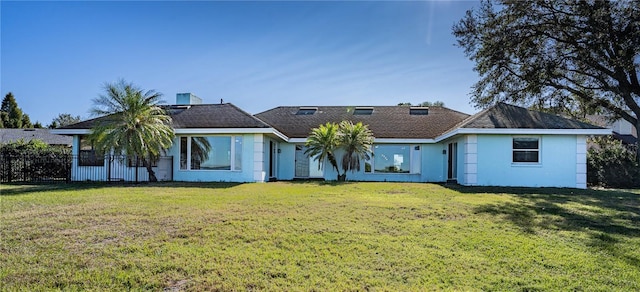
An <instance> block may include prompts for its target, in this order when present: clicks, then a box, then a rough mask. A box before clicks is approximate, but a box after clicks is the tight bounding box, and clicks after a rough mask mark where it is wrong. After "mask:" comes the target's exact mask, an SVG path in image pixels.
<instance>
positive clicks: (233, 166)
mask: <svg viewBox="0 0 640 292" xmlns="http://www.w3.org/2000/svg"><path fill="white" fill-rule="evenodd" d="M183 137H186V138H187V167H186V169H182V168H180V165H178V169H179V171H216V172H225V171H226V172H242V159H241V160H240V169H236V163H235V162H236V161H235V157H236V151H238V150H237V149H235V148H236V145H235V144H236V138H237V137H240V138H242V144H243V145H244V137H243V136H242V135H189V136H180V137H178V156H180V155H182V148H181V147H182V142H181V141H180V139H182V138H183ZM193 137H231V142H230V143H231V153H230V156H231V157H230V160H231V161H230V168H229V169H191V141H192V138H193ZM239 150H240V154H241V155H242V149H239Z"/></svg>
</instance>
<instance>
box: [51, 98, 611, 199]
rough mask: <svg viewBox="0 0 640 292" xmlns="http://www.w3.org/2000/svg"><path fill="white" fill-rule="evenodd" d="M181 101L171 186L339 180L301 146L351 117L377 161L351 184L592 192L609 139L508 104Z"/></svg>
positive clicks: (86, 147)
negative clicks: (595, 158) (472, 110)
mask: <svg viewBox="0 0 640 292" xmlns="http://www.w3.org/2000/svg"><path fill="white" fill-rule="evenodd" d="M177 99H178V102H177V103H178V104H177V105H174V106H169V107H167V110H168V113H169V114H170V115H171V117H172V118H173V126H174V128H175V133H176V138H175V140H174V144H173V146H172V147H171V148H170V149H168V150H167V155H168V157H170V159H167V160H166V161H165V162H164V163H163V162H162V161H161V162H159V163H158V165H157V166H156V168H157V170H158V171H157V172H159V173H162V175H160V176H159V177H160V179H164V180H175V181H233V182H264V181H269V180H292V179H308V178H320V179H327V180H335V179H336V177H337V173H336V172H335V170H333V169H331V168H330V167H324V168H323V169H320V168H319V167H318V166H319V165H318V161H316V160H315V159H314V158H312V157H308V156H306V155H305V154H304V152H305V146H304V144H305V141H306V138H307V135H308V133H309V132H310V131H311V129H312V128H315V127H317V126H318V125H320V124H324V123H326V122H340V121H343V120H350V121H353V122H363V123H364V124H367V125H368V126H369V128H370V129H371V130H372V132H373V134H374V136H375V141H374V146H373V153H374V156H373V157H372V159H371V160H369V161H364V162H363V163H362V164H363V166H364V167H362V169H361V170H360V171H355V172H352V173H351V172H350V173H348V174H347V179H348V180H358V181H402V182H446V181H455V182H458V183H460V184H462V185H469V186H474V185H493V186H530V187H571V188H586V137H587V136H590V135H607V134H611V130H609V129H604V128H601V127H597V126H593V125H590V124H586V123H582V122H578V121H574V120H570V119H566V118H563V117H559V116H555V115H551V114H546V113H541V112H536V111H530V110H527V109H525V108H521V107H517V106H513V105H508V104H504V103H498V104H496V105H494V106H492V107H490V108H488V109H486V110H484V111H482V112H480V113H478V114H475V115H472V116H470V115H467V114H464V113H461V112H458V111H454V110H451V109H448V108H446V107H429V108H426V107H403V106H374V107H372V106H286V107H276V108H274V109H270V110H267V111H265V112H262V113H258V114H256V115H250V114H248V113H246V112H245V111H243V110H241V109H239V108H238V107H236V106H234V105H232V104H228V103H225V104H201V101H200V100H199V98H197V97H195V96H193V95H191V94H188V93H187V94H178V98H177ZM94 123H95V120H89V121H84V122H80V123H78V124H75V125H70V126H67V127H64V128H62V129H57V130H55V133H57V134H64V135H73V137H74V138H73V139H74V140H73V153H74V154H76V155H79V154H82V153H85V152H87V153H90V151H92V150H91V146H90V144H89V143H87V142H86V141H85V138H84V137H85V136H84V135H86V134H88V133H89V131H90V129H91V127H92V125H93V124H94ZM203 145H204V146H203ZM207 145H208V146H207ZM205 146H206V147H205ZM205 149H206V150H205ZM202 153H207V154H208V155H205V156H203V155H201V154H202ZM337 155H338V157H339V156H340V153H337ZM108 163H109V162H104V161H97V162H96V163H95V165H92V166H88V165H80V164H78V163H76V164H74V165H73V168H74V172H73V175H72V179H74V180H84V179H86V178H85V177H83V176H82V175H81V174H82V173H87V172H86V171H81V170H82V169H83V168H87V167H93V168H96V169H104V168H108V167H109V165H107V164H108ZM325 165H326V164H325Z"/></svg>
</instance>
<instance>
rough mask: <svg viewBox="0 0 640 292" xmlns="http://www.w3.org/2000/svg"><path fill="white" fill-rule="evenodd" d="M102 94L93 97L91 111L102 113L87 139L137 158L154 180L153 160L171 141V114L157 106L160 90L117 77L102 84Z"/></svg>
mask: <svg viewBox="0 0 640 292" xmlns="http://www.w3.org/2000/svg"><path fill="white" fill-rule="evenodd" d="M104 90H105V92H106V93H105V94H101V95H99V96H98V98H96V99H94V100H93V102H94V107H93V108H92V109H91V113H92V114H93V115H95V116H104V118H102V119H98V121H99V122H98V123H97V124H96V125H95V126H94V127H93V128H92V129H91V135H90V139H91V140H92V141H93V143H94V146H95V148H96V150H98V151H99V152H100V153H108V152H109V151H113V152H114V153H117V154H125V155H127V156H129V157H133V156H136V157H138V158H140V159H141V160H142V162H143V164H144V166H145V167H146V168H147V171H148V172H149V181H157V180H158V179H157V178H156V176H155V173H154V172H153V169H152V166H151V165H152V163H151V162H152V161H153V160H155V159H157V158H158V157H159V156H160V154H161V153H162V152H164V150H165V149H167V148H169V147H170V146H171V145H172V143H173V138H174V136H175V134H174V132H173V128H172V127H171V117H170V116H169V115H167V113H166V112H165V110H164V109H162V108H161V107H160V106H158V103H159V102H160V98H161V97H162V94H161V93H159V92H156V91H154V90H149V91H144V92H143V91H142V89H140V88H138V87H137V86H135V85H134V84H133V83H128V82H126V81H124V80H122V79H121V80H119V81H118V82H116V83H107V84H105V86H104Z"/></svg>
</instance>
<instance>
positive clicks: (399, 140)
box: [373, 138, 436, 144]
mask: <svg viewBox="0 0 640 292" xmlns="http://www.w3.org/2000/svg"><path fill="white" fill-rule="evenodd" d="M435 142H436V141H435V140H434V139H403V138H376V139H374V140H373V143H377V144H430V143H435Z"/></svg>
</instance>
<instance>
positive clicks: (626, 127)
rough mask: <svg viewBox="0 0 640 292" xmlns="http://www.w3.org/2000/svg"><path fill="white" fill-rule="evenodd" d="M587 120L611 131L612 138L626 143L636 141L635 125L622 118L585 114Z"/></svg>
mask: <svg viewBox="0 0 640 292" xmlns="http://www.w3.org/2000/svg"><path fill="white" fill-rule="evenodd" d="M586 118H587V120H588V121H589V122H590V123H592V124H594V125H598V126H600V127H603V128H607V129H611V130H612V131H613V138H615V139H618V140H620V141H622V143H623V144H626V145H634V144H636V143H638V132H637V131H636V127H635V126H634V125H632V124H631V123H629V122H628V121H627V120H624V119H617V120H612V119H611V118H610V117H607V116H604V115H587V117H586Z"/></svg>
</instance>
